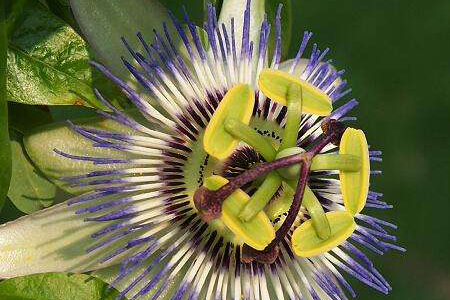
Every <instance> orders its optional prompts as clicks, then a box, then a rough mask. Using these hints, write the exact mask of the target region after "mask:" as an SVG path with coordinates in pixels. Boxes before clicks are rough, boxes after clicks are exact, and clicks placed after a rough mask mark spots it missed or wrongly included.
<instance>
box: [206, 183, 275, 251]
mask: <svg viewBox="0 0 450 300" xmlns="http://www.w3.org/2000/svg"><path fill="white" fill-rule="evenodd" d="M227 183H228V180H227V179H225V178H223V177H221V176H217V175H213V176H210V177H207V178H206V179H205V182H204V186H205V187H206V188H207V189H209V190H213V191H216V190H218V189H219V188H221V187H222V186H223V185H225V184H227ZM249 198H250V197H249V196H248V195H247V194H246V193H245V192H244V191H243V190H241V189H237V190H236V191H234V192H233V193H232V194H231V195H230V196H229V197H228V198H226V199H225V201H224V202H223V203H222V214H221V217H220V221H222V222H223V223H224V224H225V225H226V227H227V228H228V229H229V230H230V231H231V232H233V233H234V234H235V236H236V237H235V239H236V240H238V241H239V242H243V243H245V244H247V245H249V246H250V247H252V248H254V249H256V250H263V249H264V248H265V247H266V246H267V245H268V244H269V243H270V242H271V241H272V240H273V239H274V238H275V229H274V228H273V226H272V223H271V222H270V220H269V218H268V217H267V216H266V214H265V213H264V212H263V211H260V212H259V213H258V214H257V216H256V217H255V218H253V219H251V220H250V221H249V222H242V221H241V220H240V219H239V218H238V214H239V212H240V211H241V210H242V208H243V207H244V205H245V203H246V202H247V201H248V200H249ZM217 221H218V220H217V219H216V220H214V222H216V223H217ZM214 225H215V226H216V227H217V224H214Z"/></svg>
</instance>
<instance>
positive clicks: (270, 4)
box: [266, 0, 292, 57]
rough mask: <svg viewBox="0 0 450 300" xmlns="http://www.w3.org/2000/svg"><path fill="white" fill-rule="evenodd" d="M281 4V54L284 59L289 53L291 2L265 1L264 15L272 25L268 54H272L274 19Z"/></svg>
mask: <svg viewBox="0 0 450 300" xmlns="http://www.w3.org/2000/svg"><path fill="white" fill-rule="evenodd" d="M280 3H281V4H283V9H282V10H281V54H282V57H286V56H287V54H288V53H289V46H290V44H291V34H292V4H291V0H266V13H267V17H268V19H269V22H270V23H271V24H272V28H273V32H272V33H271V34H270V38H269V39H270V44H269V53H273V49H274V46H275V17H276V13H277V10H278V5H279V4H280Z"/></svg>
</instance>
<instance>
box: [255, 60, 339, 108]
mask: <svg viewBox="0 0 450 300" xmlns="http://www.w3.org/2000/svg"><path fill="white" fill-rule="evenodd" d="M292 85H296V86H299V87H300V89H301V91H302V110H303V111H304V112H305V113H310V114H315V115H319V116H327V115H329V114H330V113H331V111H332V110H333V106H332V103H331V98H330V97H329V96H328V95H327V94H326V93H325V92H323V91H322V90H320V89H319V88H317V87H315V86H314V85H312V84H310V83H308V82H306V81H304V80H301V79H300V78H298V77H296V76H294V75H292V74H289V73H287V72H283V71H280V70H273V69H264V70H262V71H261V73H260V75H259V79H258V86H259V88H260V90H261V91H262V92H263V93H264V95H266V96H267V97H269V98H270V99H272V100H273V101H277V102H279V103H281V104H283V105H287V104H288V103H289V101H288V99H287V96H288V95H289V93H288V90H289V89H291V86H292Z"/></svg>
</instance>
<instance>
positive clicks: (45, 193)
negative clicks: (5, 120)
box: [8, 132, 56, 214]
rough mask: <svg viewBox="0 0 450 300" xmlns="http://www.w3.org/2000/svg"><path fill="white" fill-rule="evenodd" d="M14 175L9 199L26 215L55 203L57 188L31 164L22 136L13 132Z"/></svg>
mask: <svg viewBox="0 0 450 300" xmlns="http://www.w3.org/2000/svg"><path fill="white" fill-rule="evenodd" d="M11 153H12V175H11V184H10V186H9V191H8V197H9V199H11V201H12V202H13V203H14V205H15V206H16V207H17V208H18V209H19V210H21V211H23V212H24V213H27V214H29V213H32V212H35V211H38V210H40V209H42V208H45V207H48V206H50V205H51V204H52V203H53V200H54V198H55V195H56V186H55V185H54V184H53V183H51V182H50V181H48V180H47V179H46V178H45V177H44V176H43V175H42V174H41V173H40V172H39V170H37V169H36V168H35V167H34V165H33V164H32V163H31V161H30V159H29V158H28V156H27V154H26V153H25V151H24V149H23V145H22V136H21V135H20V134H17V133H14V132H12V134H11Z"/></svg>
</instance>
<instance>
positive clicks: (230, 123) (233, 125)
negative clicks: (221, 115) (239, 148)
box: [225, 118, 277, 161]
mask: <svg viewBox="0 0 450 300" xmlns="http://www.w3.org/2000/svg"><path fill="white" fill-rule="evenodd" d="M225 130H226V131H227V132H228V133H229V134H231V135H232V136H234V137H235V138H237V139H240V140H242V141H244V142H246V143H247V144H249V145H250V146H252V147H253V148H255V150H256V151H257V152H259V153H260V154H261V155H262V157H264V159H265V160H266V161H272V160H274V159H275V156H276V155H277V151H276V150H275V148H274V147H273V146H272V144H270V143H269V141H267V140H266V139H265V138H264V137H263V136H261V135H260V134H259V133H257V132H256V131H255V130H253V129H252V128H251V127H250V126H248V125H247V124H244V123H243V122H241V121H239V120H237V119H234V118H228V119H226V120H225Z"/></svg>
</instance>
